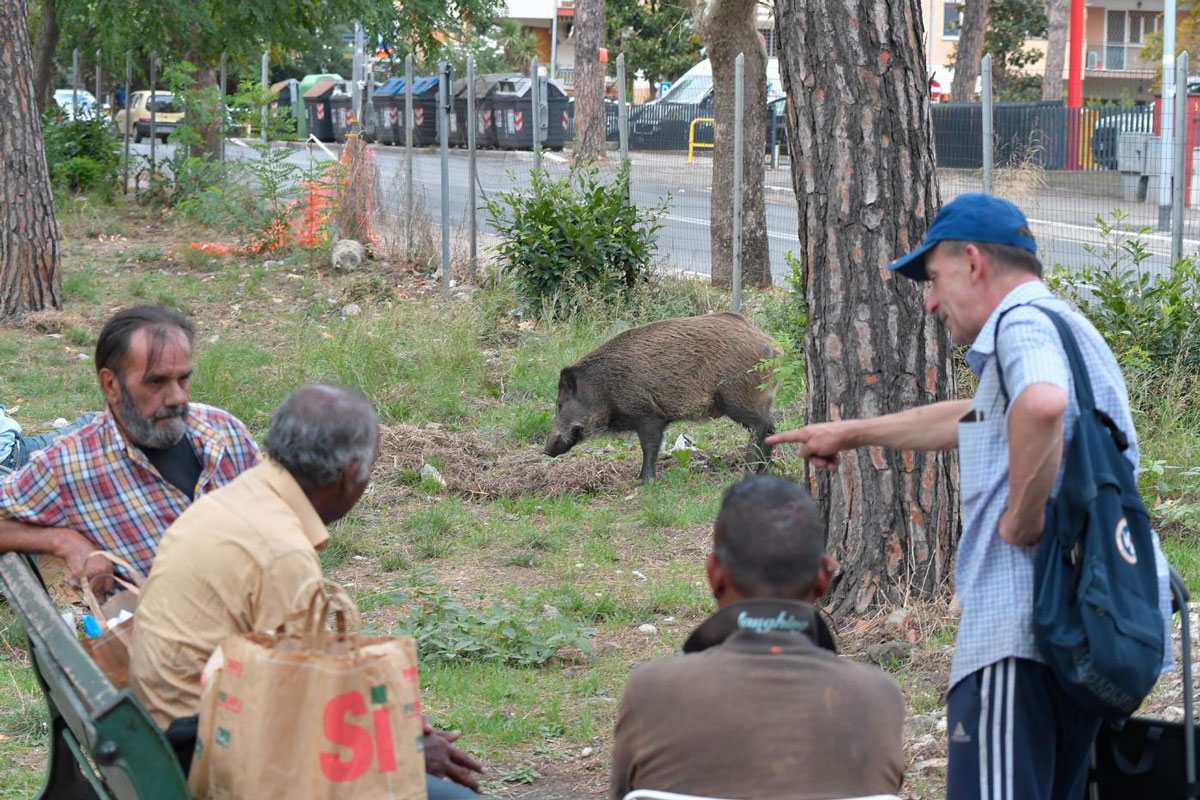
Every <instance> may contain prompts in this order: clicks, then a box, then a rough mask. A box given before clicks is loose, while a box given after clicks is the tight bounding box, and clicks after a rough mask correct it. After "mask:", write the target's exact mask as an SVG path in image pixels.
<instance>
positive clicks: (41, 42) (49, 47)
mask: <svg viewBox="0 0 1200 800" xmlns="http://www.w3.org/2000/svg"><path fill="white" fill-rule="evenodd" d="M41 6H42V15H41V20H40V21H39V22H38V32H37V42H36V44H34V48H33V57H34V62H33V63H34V74H33V91H34V97H36V98H37V108H38V112H39V113H41V112H44V111H45V110H46V102H47V101H48V100H49V98H50V90H51V88H52V87H53V86H54V77H55V73H56V72H57V71H58V69H57V64H56V63H55V61H54V52H55V50H57V49H58V37H59V28H58V9H57V8H56V7H55V0H42V2H41Z"/></svg>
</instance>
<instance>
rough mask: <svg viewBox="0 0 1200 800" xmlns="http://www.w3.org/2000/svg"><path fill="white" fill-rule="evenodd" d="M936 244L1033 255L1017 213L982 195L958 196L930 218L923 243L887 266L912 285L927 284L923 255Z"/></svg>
mask: <svg viewBox="0 0 1200 800" xmlns="http://www.w3.org/2000/svg"><path fill="white" fill-rule="evenodd" d="M939 242H989V243H991V244H1007V245H1012V246H1013V247H1020V248H1023V249H1025V250H1028V251H1029V252H1031V253H1033V254H1034V255H1035V256H1036V255H1037V242H1035V241H1034V240H1033V232H1032V231H1030V230H1029V222H1028V220H1026V219H1025V215H1024V214H1022V213H1021V209H1019V208H1017V207H1016V206H1014V205H1013V204H1012V203H1010V202H1008V201H1007V200H1001V199H1000V198H999V197H992V196H991V195H990V194H983V193H982V192H971V193H969V194H960V195H959V196H958V197H956V198H954V200H953V201H951V202H949V203H947V204H946V205H944V206H942V210H941V211H939V212H938V215H937V216H936V217H934V218H933V222H932V223H930V225H929V230H928V231H927V232H926V233H925V241H924V242H922V243H921V246H920V247H919V248H917V249H916V250H914V251H912V252H911V253H909V254H908V255H906V256H903V257H901V258H898V259H896V260H895V261H893V262H892V263H891V264H889V265H888V269H889V270H891V271H892V272H899V273H900V274H901V275H903V276H904V277H906V278H912V279H913V280H914V281H927V280H929V275H928V274H927V273H926V272H925V255H926V254H927V253H928V252H929V251H930V250H932V249H933V248H934V247H936V246H937V244H938V243H939Z"/></svg>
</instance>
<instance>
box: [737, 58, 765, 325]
mask: <svg viewBox="0 0 1200 800" xmlns="http://www.w3.org/2000/svg"><path fill="white" fill-rule="evenodd" d="M733 74H734V78H733V80H734V87H733V310H734V311H735V312H737V311H741V310H742V133H743V131H742V124H743V123H744V122H745V116H746V105H745V104H746V97H745V95H746V87H745V82H746V78H745V76H746V54H745V53H738V57H737V60H735V61H734V72H733ZM759 146H760V147H761V146H762V145H761V143H760V144H759ZM760 152H761V151H760Z"/></svg>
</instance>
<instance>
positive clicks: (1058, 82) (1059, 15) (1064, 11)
mask: <svg viewBox="0 0 1200 800" xmlns="http://www.w3.org/2000/svg"><path fill="white" fill-rule="evenodd" d="M1046 5H1047V6H1048V8H1047V12H1048V13H1047V17H1048V18H1049V19H1048V24H1047V26H1046V72H1045V74H1044V75H1043V76H1042V99H1043V100H1062V96H1063V79H1062V78H1063V66H1064V64H1065V63H1066V61H1067V25H1068V22H1069V21H1070V16H1071V0H1047V3H1046Z"/></svg>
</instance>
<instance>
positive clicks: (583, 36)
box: [575, 0, 605, 159]
mask: <svg viewBox="0 0 1200 800" xmlns="http://www.w3.org/2000/svg"><path fill="white" fill-rule="evenodd" d="M604 31H605V25H604V0H579V2H578V3H577V4H576V6H575V35H576V37H577V39H578V41H577V43H576V45H575V131H576V133H577V138H576V142H575V154H576V156H577V157H578V156H590V157H592V158H596V159H599V158H603V157H604V139H605V129H604V73H605V65H604V64H601V63H600V48H601V47H603V46H604Z"/></svg>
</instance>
